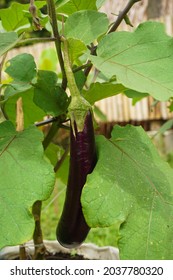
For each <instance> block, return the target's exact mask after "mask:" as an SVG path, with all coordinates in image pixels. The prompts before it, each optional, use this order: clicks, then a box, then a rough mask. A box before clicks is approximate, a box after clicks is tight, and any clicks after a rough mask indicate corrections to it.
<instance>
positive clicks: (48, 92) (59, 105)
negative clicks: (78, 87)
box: [34, 70, 69, 116]
mask: <svg viewBox="0 0 173 280" xmlns="http://www.w3.org/2000/svg"><path fill="white" fill-rule="evenodd" d="M57 79H58V77H57V75H56V73H55V72H52V71H44V70H39V71H38V79H37V83H36V84H35V89H34V102H35V104H37V106H39V107H40V108H41V109H43V110H44V111H45V113H46V114H50V115H52V116H59V115H61V114H63V113H65V112H66V110H67V107H68V104H69V99H68V97H67V94H66V93H65V91H64V90H63V89H62V88H61V87H59V86H58V85H57Z"/></svg>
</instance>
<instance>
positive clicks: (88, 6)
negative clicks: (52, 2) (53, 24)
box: [56, 0, 97, 15]
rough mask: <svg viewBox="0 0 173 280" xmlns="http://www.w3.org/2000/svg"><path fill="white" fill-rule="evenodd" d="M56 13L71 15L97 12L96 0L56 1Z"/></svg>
mask: <svg viewBox="0 0 173 280" xmlns="http://www.w3.org/2000/svg"><path fill="white" fill-rule="evenodd" d="M56 6H57V12H58V13H64V14H66V15H71V14H73V13H75V12H77V11H80V10H97V7H96V0H90V1H86V0H57V1H56Z"/></svg>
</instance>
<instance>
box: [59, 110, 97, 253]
mask: <svg viewBox="0 0 173 280" xmlns="http://www.w3.org/2000/svg"><path fill="white" fill-rule="evenodd" d="M74 127H75V128H74V130H75V131H74V132H73V130H72V128H71V132H70V168H69V178H68V184H67V190H66V198H65V203H64V208H63V212H62V215H61V218H60V221H59V223H58V226H57V231H56V234H57V239H58V241H59V242H60V244H61V245H62V246H64V247H67V248H73V247H76V246H78V245H80V244H81V243H82V242H83V241H84V240H85V238H86V236H87V234H88V232H89V230H90V228H89V227H88V225H87V224H86V222H85V219H84V216H83V213H82V207H81V203H80V197H81V192H82V188H83V186H84V184H85V182H86V177H87V174H89V173H91V172H92V170H93V169H94V167H95V164H96V161H97V158H96V147H95V136H94V128H93V121H92V114H91V112H90V111H88V112H87V115H86V118H85V123H84V128H83V131H80V132H78V130H77V126H76V124H74Z"/></svg>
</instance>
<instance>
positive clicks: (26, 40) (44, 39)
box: [17, 37, 55, 47]
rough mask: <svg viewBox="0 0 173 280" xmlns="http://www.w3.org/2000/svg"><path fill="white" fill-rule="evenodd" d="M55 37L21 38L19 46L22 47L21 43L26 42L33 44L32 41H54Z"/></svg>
mask: <svg viewBox="0 0 173 280" xmlns="http://www.w3.org/2000/svg"><path fill="white" fill-rule="evenodd" d="M54 41H55V38H49V37H47V38H46V37H45V38H28V39H24V40H21V41H20V42H19V43H18V44H17V47H20V46H21V45H24V44H32V43H37V42H38V43H40V42H54Z"/></svg>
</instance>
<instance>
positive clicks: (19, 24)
mask: <svg viewBox="0 0 173 280" xmlns="http://www.w3.org/2000/svg"><path fill="white" fill-rule="evenodd" d="M45 3H46V2H45V1H35V5H36V6H37V8H41V7H43V6H44V5H45ZM28 9H29V4H20V3H15V2H14V3H12V4H11V6H10V7H9V8H6V9H0V18H1V21H2V25H3V27H4V29H5V30H7V31H12V30H16V31H18V30H20V29H21V28H23V27H24V26H25V25H28V24H29V21H28V18H27V17H26V15H25V13H26V11H28Z"/></svg>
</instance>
